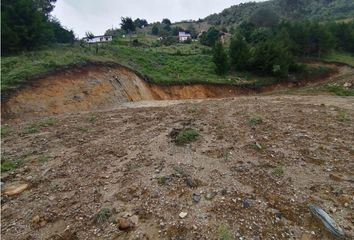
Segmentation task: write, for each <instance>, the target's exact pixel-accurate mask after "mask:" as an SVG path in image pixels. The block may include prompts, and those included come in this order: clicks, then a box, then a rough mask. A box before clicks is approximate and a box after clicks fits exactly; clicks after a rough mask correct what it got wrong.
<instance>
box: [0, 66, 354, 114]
mask: <svg viewBox="0 0 354 240" xmlns="http://www.w3.org/2000/svg"><path fill="white" fill-rule="evenodd" d="M314 64H315V65H316V64H317V63H314ZM320 65H321V66H328V67H331V68H333V69H334V70H333V72H332V74H325V75H323V76H319V77H317V78H316V79H303V80H298V81H293V82H286V81H285V82H279V83H274V84H267V86H264V87H254V86H252V84H251V83H248V82H247V81H245V83H246V84H247V85H242V83H240V84H239V85H226V84H189V85H156V84H153V83H148V82H147V81H146V80H145V79H144V78H143V77H142V76H140V75H139V74H138V73H136V72H134V71H133V70H131V69H129V68H126V67H123V66H121V65H118V64H113V63H112V64H102V63H100V64H97V63H96V64H86V65H81V66H74V67H68V68H66V69H64V70H58V71H56V72H54V73H49V74H46V75H43V76H41V77H38V78H36V79H33V80H31V81H28V82H27V83H26V84H23V86H22V87H21V88H19V89H17V90H14V91H12V92H11V91H8V92H6V94H3V97H2V98H3V99H2V108H1V112H2V119H16V118H26V117H38V116H39V117H45V116H51V115H58V114H64V113H77V112H83V111H91V110H103V109H110V108H116V107H119V106H122V105H123V104H124V103H127V102H130V101H133V102H136V101H142V100H145V101H146V100H180V99H206V98H225V97H232V96H240V95H248V94H254V93H262V92H272V91H275V90H281V89H289V88H298V87H300V86H302V87H303V86H316V85H323V84H324V83H326V82H331V81H332V79H338V78H340V77H343V76H344V80H345V83H347V84H351V86H353V85H354V77H353V76H354V70H353V68H351V67H348V66H345V65H338V66H337V65H334V64H324V63H321V64H320ZM341 84H343V83H341Z"/></svg>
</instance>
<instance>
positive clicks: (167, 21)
mask: <svg viewBox="0 0 354 240" xmlns="http://www.w3.org/2000/svg"><path fill="white" fill-rule="evenodd" d="M162 24H165V25H171V24H172V23H171V21H170V19H168V18H164V19H162Z"/></svg>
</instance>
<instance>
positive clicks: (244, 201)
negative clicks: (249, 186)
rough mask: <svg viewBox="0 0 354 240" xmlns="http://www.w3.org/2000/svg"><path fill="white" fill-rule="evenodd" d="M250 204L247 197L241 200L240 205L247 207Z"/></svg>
mask: <svg viewBox="0 0 354 240" xmlns="http://www.w3.org/2000/svg"><path fill="white" fill-rule="evenodd" d="M250 206H251V203H250V202H249V200H248V199H244V200H242V207H243V208H249V207H250Z"/></svg>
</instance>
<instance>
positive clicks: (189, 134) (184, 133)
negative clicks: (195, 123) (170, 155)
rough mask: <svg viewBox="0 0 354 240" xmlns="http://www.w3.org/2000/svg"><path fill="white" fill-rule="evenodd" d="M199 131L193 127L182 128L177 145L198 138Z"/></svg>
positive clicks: (176, 140) (177, 137) (177, 138)
mask: <svg viewBox="0 0 354 240" xmlns="http://www.w3.org/2000/svg"><path fill="white" fill-rule="evenodd" d="M198 137H199V133H198V132H197V131H196V130H195V129H192V128H189V129H183V130H181V131H180V132H179V133H178V135H177V136H176V139H175V142H176V144H177V145H185V144H187V143H190V142H193V141H195V140H197V138H198Z"/></svg>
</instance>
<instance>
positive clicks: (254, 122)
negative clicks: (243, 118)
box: [248, 116, 263, 126]
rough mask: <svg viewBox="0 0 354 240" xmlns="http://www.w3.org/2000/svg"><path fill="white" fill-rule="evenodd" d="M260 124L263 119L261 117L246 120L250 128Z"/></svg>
mask: <svg viewBox="0 0 354 240" xmlns="http://www.w3.org/2000/svg"><path fill="white" fill-rule="evenodd" d="M262 123H263V119H262V118H261V117H259V116H257V117H253V118H250V119H249V120H248V125H250V126H256V125H260V124H262Z"/></svg>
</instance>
